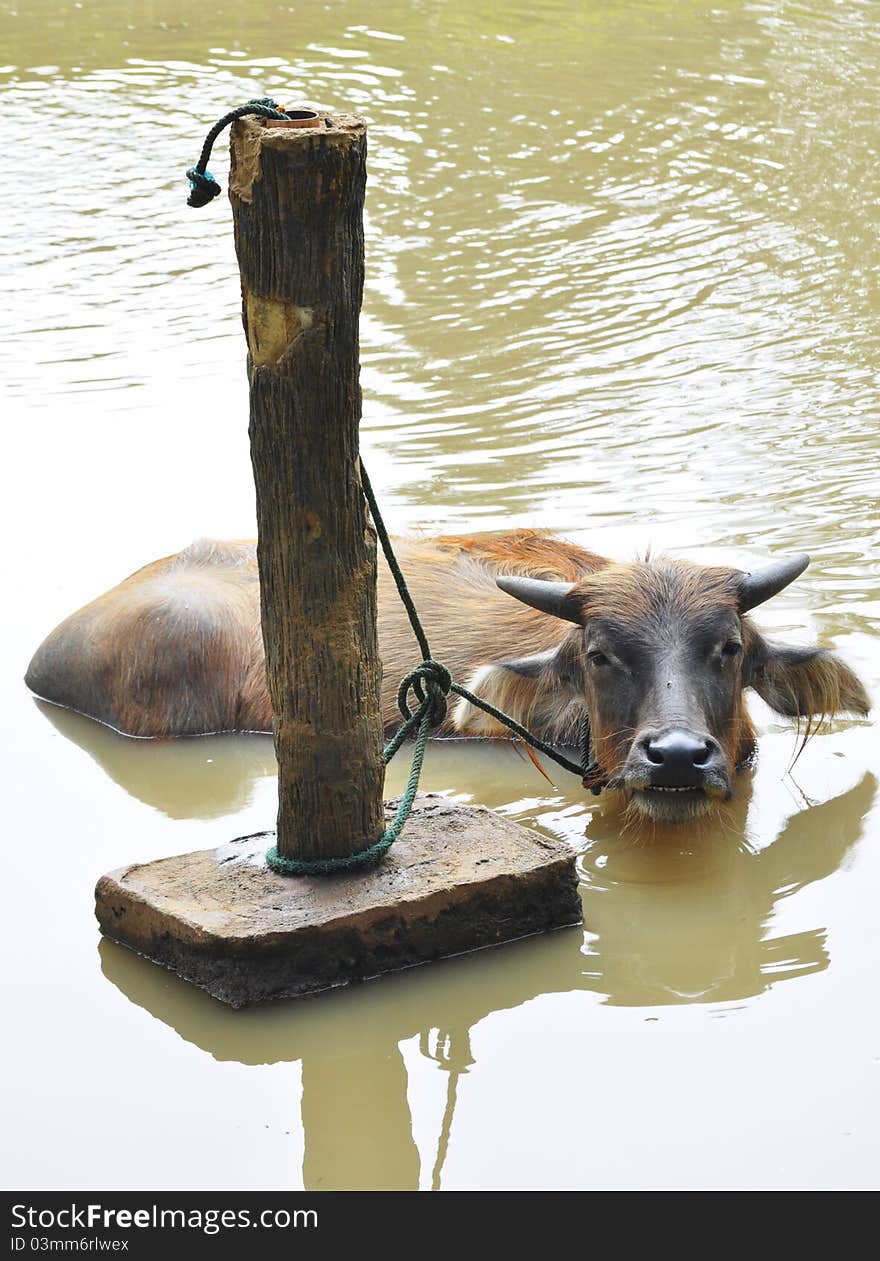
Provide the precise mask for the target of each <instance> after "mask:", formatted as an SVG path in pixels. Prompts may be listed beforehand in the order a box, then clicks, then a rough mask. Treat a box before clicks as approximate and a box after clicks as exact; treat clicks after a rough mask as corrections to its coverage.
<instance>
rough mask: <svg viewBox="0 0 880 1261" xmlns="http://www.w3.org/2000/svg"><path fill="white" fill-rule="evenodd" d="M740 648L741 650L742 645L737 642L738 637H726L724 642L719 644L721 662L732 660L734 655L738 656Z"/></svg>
mask: <svg viewBox="0 0 880 1261" xmlns="http://www.w3.org/2000/svg"><path fill="white" fill-rule="evenodd" d="M742 650H743V646H742V644H741V643H740V642H739V640H738V639H728V641H727V643H726V644H722V645H721V660H722V662H724V661H733V659H734V658H735V657H738V656H739V655H740V653H741V652H742Z"/></svg>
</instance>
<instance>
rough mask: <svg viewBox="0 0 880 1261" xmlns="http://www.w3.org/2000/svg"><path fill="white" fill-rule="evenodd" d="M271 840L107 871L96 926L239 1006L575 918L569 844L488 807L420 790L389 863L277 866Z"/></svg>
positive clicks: (246, 840)
mask: <svg viewBox="0 0 880 1261" xmlns="http://www.w3.org/2000/svg"><path fill="white" fill-rule="evenodd" d="M387 809H388V812H389V817H390V806H389V807H387ZM273 840H274V837H273V834H272V833H266V832H264V833H260V834H258V835H256V836H244V837H241V838H240V839H238V840H234V841H231V842H229V844H227V845H223V846H221V847H220V848H219V849H214V850H201V851H199V852H197V853H194V854H184V855H183V856H182V857H179V858H162V859H159V860H158V861H157V862H151V863H143V864H135V865H134V866H131V867H123V868H120V870H118V871H114V872H110V873H109V874H108V875H106V876H102V878H101V879H100V880H99V882H98V886H97V888H96V890H95V899H96V914H97V917H98V923H99V924H100V926H101V931H102V932H103V933H104V934H105V935H106V936H107V937H110V938H112V939H113V940H114V941H117V942H120V943H121V944H122V945H125V946H128V947H130V948H131V949H132V950H136V951H137V952H138V953H139V954H142V955H145V956H146V957H147V958H148V959H152V960H153V961H154V962H155V963H158V964H161V965H162V967H166V968H169V969H170V970H171V971H173V972H176V973H178V974H179V975H180V976H182V977H184V978H186V980H188V981H192V982H193V984H195V985H198V986H201V988H202V989H205V990H207V991H208V993H209V994H213V995H214V997H215V998H219V999H221V1000H222V1001H223V1002H225V1003H229V1004H230V1005H231V1006H233V1007H244V1006H246V1005H248V1004H251V1003H260V1002H266V1001H268V1000H270V999H275V998H292V997H296V996H298V995H301V994H309V993H313V992H315V991H317V990H323V989H329V988H331V987H332V986H336V985H346V984H348V983H349V982H351V981H360V980H366V979H367V978H368V977H374V976H378V975H379V974H381V973H383V972H394V971H397V970H398V969H401V968H409V967H413V966H414V965H415V964H419V963H427V962H429V961H430V960H432V959H441V958H444V957H446V956H449V955H457V954H463V953H465V952H466V951H470V950H479V949H481V948H482V947H484V946H492V945H497V944H499V943H501V942H505V941H512V940H514V939H515V938H518V937H525V936H528V935H530V934H532V933H540V932H545V931H546V930H548V929H551V928H561V927H563V926H565V925H567V924H575V923H579V922H580V920H581V902H580V897H579V895H578V890H577V877H576V873H575V866H574V855H573V853H572V851H571V850H570V849H569V848H568V847H567V846H566V845H564V844H562V843H561V842H560V841H555V840H550V839H549V838H548V837H545V836H541V835H540V834H539V833H537V832H533V831H530V830H528V829H526V828H523V827H520V826H519V825H518V824H515V823H511V822H510V821H509V820H507V819H503V818H501V817H500V816H498V815H496V814H492V813H491V812H490V811H489V810H487V809H485V807H483V806H478V807H473V806H461V805H458V804H456V803H455V802H451V801H449V800H447V799H446V798H444V797H439V796H437V795H434V794H427V795H425V796H420V797H418V798H417V799H416V802H415V805H414V807H413V812H412V815H411V817H410V820H409V823H408V824H407V827H406V830H405V831H404V833H403V836H402V837H401V839H400V840H399V841H397V842H396V844H394V845H393V846H392V847H391V849H390V850H389V852H388V854H387V855H386V857H385V859H384V860H383V862H382V863H381V864H380V865H379V866H378V867H376V868H374V869H372V870H369V871H362V872H359V873H353V874H351V875H344V876H342V875H340V876H297V877H289V876H279V875H276V874H275V872H273V871H270V870H269V869H268V867H267V866H266V862H265V852H266V850H267V849H268V847H269V846H270V845H271V844H272V843H273Z"/></svg>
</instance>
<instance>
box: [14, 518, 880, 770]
mask: <svg viewBox="0 0 880 1261" xmlns="http://www.w3.org/2000/svg"><path fill="white" fill-rule="evenodd" d="M395 547H396V549H397V552H398V556H399V559H400V563H401V566H402V568H403V571H404V574H405V575H406V578H407V581H408V584H409V587H410V590H411V592H412V596H413V599H414V600H415V604H416V607H417V608H418V609H419V610H420V613H421V615H422V617H423V621H424V625H425V628H426V631H427V633H428V636H429V639H430V642H431V649H432V653H433V655H434V657H435V658H436V659H437V660H440V661H443V662H444V663H445V664H446V665H447V666H448V667H449V668H450V670H451V671H452V674H453V677H454V678H456V679H458V680H462V681H469V683H470V685H472V686H473V687H474V688H475V690H476V691H477V692H478V694H480V695H484V696H486V698H487V699H489V700H491V701H492V702H493V703H494V704H496V705H499V706H500V707H501V708H502V709H504V710H505V711H506V712H508V713H510V714H511V715H512V716H513V717H515V718H517V719H518V720H519V721H520V722H523V723H525V724H526V725H527V726H530V727H531V728H532V729H533V730H535V731H536V733H537V734H539V735H541V736H543V737H544V738H545V739H551V740H558V741H560V742H572V741H573V740H574V739H575V737H576V733H577V728H578V725H579V721H580V717H581V715H582V713H583V709H582V704H581V702H580V700H579V698H578V695H577V694H576V691H573V690H572V688H571V686H570V685H567V684H566V677H567V678H568V680H569V684H570V681H571V680H572V679H577V678H579V677H581V675H580V674H579V671H580V672H581V673H582V661H581V654H582V647H581V645H582V632H581V630H580V629H579V628H575V627H574V626H572V624H571V623H570V622H565V621H560V620H559V619H558V618H555V617H551V616H549V615H547V614H544V613H540V612H537V611H536V610H534V609H532V608H528V607H526V606H525V605H523V604H521V603H519V602H518V601H516V600H514V599H511V597H510V596H509V595H506V594H504V593H503V592H502V591H500V590H499V589H498V587H497V586H496V585H495V577H496V575H500V574H520V575H525V576H529V577H534V578H543V579H548V580H557V581H565V582H574V583H576V584H577V585H576V587H575V589H574V591H573V592H572V595H571V597H570V601H571V608H572V613H573V615H574V616H575V617H576V618H577V620H578V621H579V622H582V623H584V624H585V623H587V622H588V621H589V619H590V618H596V617H601V618H604V619H605V620H606V621H609V622H615V623H617V624H619V626H620V627H621V629H622V631H623V632H624V633H626V634H627V635H630V636H635V637H640V638H643V639H645V640H646V641H647V642H648V643H650V642H651V641H652V639H653V637H655V636H657V635H658V634H668V633H669V626H670V619H669V609H670V608H673V609H674V610H676V611H677V613H676V615H677V616H678V615H680V617H681V619H683V620H686V621H687V622H688V624H689V625H691V626H693V625H694V624H695V623H698V622H699V620H700V618H702V617H706V618H708V617H709V616H710V614H711V613H712V611H713V610H717V609H718V608H719V606H723V607H726V608H734V609H735V607H736V580H737V571H735V570H731V569H721V568H706V567H702V566H697V565H692V564H690V563H688V562H669V561H659V562H647V561H644V562H635V563H631V564H617V563H612V562H610V561H608V560H606V559H605V558H604V557H601V556H597V555H595V554H594V553H592V552H588V551H585V550H584V549H583V548H580V547H577V546H576V545H574V544H571V543H566V542H563V541H561V540H558V539H554V538H552V537H548V536H547V535H544V534H541V533H539V532H536V531H532V530H518V531H511V532H508V533H505V534H496V535H486V536H462V537H458V536H447V537H442V538H435V539H417V538H410V539H400V540H397V541H396V543H395ZM741 626H742V634H743V639H744V647H745V651H744V653H743V662H742V666H741V668H742V669H743V670H744V671H750V672H751V676H753V677H750V676H746V677H744V678H743V680H742V686H747V685H749V684H751V685H752V686H754V687H755V688H756V690H757V691H758V692H759V693H760V694H761V695H763V696H764V697H765V699H767V700H768V701H769V703H770V704H772V705H774V707H775V708H777V709H780V710H781V712H784V713H791V714H793V715H794V714H797V713H806V714H810V715H823V716H824V715H830V714H833V713H836V712H840V711H842V710H852V711H856V712H866V710H867V698H866V696H865V693H864V690H863V689H862V687H861V684H860V683H859V681H858V679H856V677H855V676H854V675H853V674H852V673H851V672H850V671H848V670H847V669H846V667H845V666H842V664H841V663H840V662H838V661H837V660H836V658H832V657H830V655H829V654H823V653H821V652H820V653H818V654H814V655H813V656H812V657H811V658H810V659H805V660H803V661H802V662H799V663H796V664H795V665H794V666H792V665H791V664H789V665H788V666H787V667H786V666H784V664H780V662H779V661H777V660H776V658H774V656H773V652H772V651H771V646H770V645H768V644H766V642H765V641H764V640H763V639H762V638H761V636H760V635H759V633H758V632H757V630H756V629H755V628H754V627H753V626H752V625H751V623H750V622H749V620H748V618H743V619H742V623H741ZM379 642H380V649H381V653H382V659H383V663H384V681H383V687H382V706H383V717H384V720H385V723H386V724H387V725H388V726H394V725H396V723H397V721H398V718H399V715H398V711H397V706H396V693H397V685H398V682H399V679H400V677H401V675H402V674H404V673H405V672H406V671H407V669H408V668H409V667H410V666H411V665H413V664H415V663H416V662H417V660H418V659H419V652H418V648H417V645H416V642H415V639H414V637H413V634H412V630H411V628H410V626H409V623H408V621H407V618H406V613H405V611H404V609H403V607H402V605H401V603H400V600H399V598H398V596H397V593H396V591H395V589H394V585H393V581H392V579H391V577H390V575H389V573H388V571H387V568H386V567H385V566H384V565H382V566H381V567H380V574H379ZM560 646H561V652H559V653H556V656H555V658H554V660H555V668H554V670H553V671H550V670H548V672H547V675H546V677H542V676H541V675H540V674H539V675H538V676H537V677H527V676H525V675H522V674H519V673H517V672H516V671H515V670H511V669H507V668H504V662H505V661H507V660H509V659H511V658H523V657H529V656H532V655H534V654H538V653H548V654H551V653H553V652H554V650H557V649H560ZM783 651H789V652H791V653H794V655H795V656H797V655H798V650H783ZM560 661H561V662H562V663H563V666H564V669H563V672H562V675H560V673H559V663H560ZM493 663H495V666H496V667H497V668H492V666H493ZM566 663H567V664H566ZM475 671H476V673H474V672H475ZM792 671H794V676H795V677H794V679H793V677H792ZM27 683H28V685H29V686H30V687H31V689H32V690H33V691H34V692H36V693H37V694H38V695H40V696H42V697H44V698H45V699H47V700H50V701H54V702H55V703H56V704H60V705H64V706H66V707H68V708H70V709H75V710H78V711H79V712H81V713H84V714H88V715H89V716H90V717H92V718H96V719H97V720H98V721H100V722H103V723H106V724H107V725H109V726H111V727H114V728H116V729H117V730H119V731H122V732H124V733H126V734H129V735H134V736H150V737H159V738H163V737H172V736H183V735H196V734H202V733H206V732H216V731H268V730H271V725H272V724H271V709H270V704H269V697H268V693H267V691H266V685H265V678H264V659H263V645H262V638H261V633H260V620H259V581H258V574H257V565H256V555H255V548H254V545H253V543H250V542H247V541H240V542H231V543H217V542H212V541H207V540H203V541H200V542H198V543H195V544H193V545H192V546H190V547H188V548H186V549H185V550H184V551H182V552H179V553H177V554H176V555H174V556H170V557H166V558H164V559H162V560H158V561H155V562H154V563H153V564H151V565H147V566H146V567H145V568H144V569H141V570H138V571H137V573H135V574H132V575H131V577H129V578H127V579H125V581H124V582H122V583H120V584H119V585H118V586H117V587H114V588H113V589H112V590H111V591H108V592H107V593H106V594H105V595H102V596H100V597H99V598H98V599H97V600H95V601H93V602H92V603H91V604H88V605H86V606H85V608H83V609H80V610H79V611H78V612H77V613H74V614H73V615H72V616H71V617H69V618H67V620H66V621H64V622H62V623H61V625H60V626H58V627H57V628H56V629H55V630H54V631H53V632H52V633H51V634H50V635H49V636H48V638H47V639H46V640H45V642H44V643H43V644H42V646H41V647H40V648H39V649H38V651H37V653H36V654H35V656H34V659H33V661H32V662H31V666H30V668H29V670H28V674H27ZM481 683H482V684H485V685H486V686H481ZM809 722H810V724H812V725H815V722H816V719H815V717H812V718H810V720H809ZM453 731H454V732H455V733H457V734H462V735H502V734H504V729H502V728H500V727H499V726H498V724H497V723H495V722H494V720H492V719H490V718H487V717H486V716H485V715H483V714H482V713H480V712H479V711H477V710H474V709H473V708H472V707H471V706H469V705H466V704H463V703H459V704H458V705H457V706H456V707H451V711H450V718H449V719H448V720H447V724H446V727H445V732H446V733H447V734H449V733H452V732H453ZM633 734H634V733H633V732H632V731H631V730H628V729H624V730H594V731H593V741H594V750H595V752H596V753H597V755H598V758H599V761H600V762H601V763H602V765H603V769H604V770H605V771H606V773H608V774H611V775H613V774H614V773H616V771H617V770H619V768H620V767H621V766H622V764H623V761H624V760H625V758H626V752H627V749H628V748H629V746H630V743H631V741H632V737H633ZM715 734H716V736H717V738H718V739H719V740H720V741H721V743H722V746H723V748H724V751H725V755H726V758H727V761H728V765H729V767H730V769H731V772H732V771H733V770H734V769H735V768H736V767H737V766H738V765H740V764H741V763H743V762H744V761H745V760H746V759H747V758H748V756H749V755H750V753H751V751H752V749H753V747H754V729H753V727H752V724H751V721H750V719H749V717H748V714H747V711H746V708H745V705H744V703H743V699H742V687H740V688H739V692H738V699H737V706H736V711H735V715H734V719H733V721H732V722H731V724H730V726H729V729H728V730H726V731H724V732H720V733H717V732H716V733H715ZM807 734H809V730H808V732H807Z"/></svg>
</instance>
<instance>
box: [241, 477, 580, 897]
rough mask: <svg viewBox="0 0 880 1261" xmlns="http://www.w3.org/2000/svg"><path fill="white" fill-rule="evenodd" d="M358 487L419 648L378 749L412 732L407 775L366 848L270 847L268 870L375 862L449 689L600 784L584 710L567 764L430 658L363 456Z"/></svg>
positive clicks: (412, 791)
mask: <svg viewBox="0 0 880 1261" xmlns="http://www.w3.org/2000/svg"><path fill="white" fill-rule="evenodd" d="M361 485H362V487H363V492H364V497H365V498H366V501H367V503H368V505H369V508H370V512H371V514H372V517H373V522H374V524H375V526H376V534H377V535H378V537H379V542H380V543H381V545H382V551H383V552H384V554H385V559H386V560H387V562H388V567H389V569H390V570H391V574H392V576H393V578H394V582H395V585H396V587H397V592H398V595H399V596H400V599H401V601H402V603H403V606H404V608H405V609H406V612H407V616H408V617H409V621H410V625H411V627H412V629H413V634H414V635H415V637H416V640H417V641H418V645H419V648H420V649H421V652H422V658H423V660H422V661H421V663H420V664H419V665H417V666H416V667H415V669H413V670H411V671H410V672H409V674H407V675H405V676H404V678H403V679H402V680H401V683H400V687H399V688H398V691H397V704H398V708H399V709H400V712H401V714H402V715H403V722H402V724H401V725H400V727H399V728H398V729H397V731H396V732H395V733H394V735H393V737H392V738H391V740H390V741H389V743H388V744H387V745H386V746H385V748H384V749H383V750H382V758H383V760H384V761H385V762H386V764H387V763H388V762H390V761H391V759H392V758H393V757H394V755H395V753H396V752H397V751H398V749H399V748H400V746H401V745H402V744H403V742H404V740H406V738H407V736H409V735H410V733H411V732H412V731H414V730H415V731H416V739H415V748H414V749H413V757H412V765H411V767H410V772H409V779H408V780H407V783H406V790H405V792H404V793H403V796H402V797H401V798H400V801H399V802H398V805H397V810H396V811H395V813H394V818H393V819H392V821H391V824H390V826H389V827H388V830H387V831H386V832H385V833H384V834H383V835H382V836H381V837H380V838H379V840H378V841H376V842H375V844H373V845H370V846H368V848H366V849H362V850H359V851H358V853H356V854H351V855H349V856H348V857H347V858H318V859H303V858H286V857H284V855H282V854H279V853H278V849H277V847H276V846H274V845H273V846H272V848H271V849H270V850H269V851H268V852H267V854H266V862H267V863H268V865H269V867H271V869H272V870H273V871H276V872H278V873H279V874H280V875H283V876H325V875H339V874H341V873H342V872H346V871H353V870H355V869H356V868H363V867H371V866H375V864H376V863H378V862H379V860H380V859H381V858H383V857H384V856H385V854H386V853H387V852H388V850H389V849H390V848H391V846H392V845H393V844H394V842H395V841H396V840H397V839H398V837H399V836H400V834H401V832H402V831H403V829H404V827H405V826H406V822H407V819H408V818H409V816H410V812H411V810H412V805H413V802H414V800H415V796H416V792H417V791H418V787H419V778H420V776H421V773H422V763H423V762H424V759H425V748H426V745H427V743H428V736H429V735H430V732H431V729H432V728H433V727H439V726H440V724H441V723H442V722H443V720H444V718H445V717H446V709H447V703H446V697H447V696H448V695H449V693H450V692H454V693H455V694H456V696H461V697H463V699H464V700H466V701H468V702H469V703H470V704H471V705H474V706H476V708H477V709H481V710H482V711H483V712H484V713H486V714H490V715H491V717H493V718H494V719H496V721H497V722H500V723H503V724H504V726H506V727H507V728H508V729H509V730H510V731H512V732H514V734H515V735H517V736H519V738H520V739H521V740H524V741H525V742H526V744H529V745H531V746H532V748H533V749H537V750H538V751H539V752H540V753H543V754H544V755H545V757H548V758H550V759H551V760H552V761H554V762H556V763H557V764H558V765H559V766H561V767H563V769H564V770H566V771H570V772H571V773H572V774H573V775H577V776H578V778H579V779H580V780H581V782H582V783H583V785H584V787H589V788H591V789H592V791H593V793H595V794H598V793H600V792H601V791H602V787H603V784H602V782H601V781H600V779H598V778H597V776H598V775H599V774H600V771H599V767H598V766H597V764H596V763H595V762H593V761H591V760H590V724H589V719H588V717H587V715H586V713H585V714H584V716H583V718H582V720H581V725H580V733H579V735H580V745H581V762H580V765H578V764H577V763H575V762H572V761H571V760H570V759H569V758H567V757H565V756H564V755H563V754H561V753H558V752H557V751H556V749H554V748H553V746H552V745H550V744H547V743H546V741H544V740H540V739H538V737H537V736H533V735H532V733H531V732H530V731H528V730H527V729H526V728H525V727H523V726H522V724H521V723H518V722H517V721H516V719H515V718H511V717H510V715H509V714H505V713H504V711H503V710H500V709H497V708H496V707H495V706H494V705H490V704H489V702H488V701H484V700H483V699H482V697H479V696H475V695H474V693H473V692H470V691H468V689H467V688H466V687H462V686H461V684H460V683H456V682H455V681H454V680H453V678H452V675H451V674H450V673H449V671H448V670H447V668H446V666H444V665H442V664H441V663H440V662H439V661H434V659H433V658H432V656H431V647H430V644H429V643H428V636H427V635H426V634H425V629H424V627H423V626H422V623H421V621H420V619H419V615H418V612H417V610H416V606H415V603H414V602H413V598H412V596H411V595H410V591H409V587H408V586H407V585H406V579H405V578H404V576H403V571H402V570H401V568H400V565H399V563H398V560H397V557H396V556H395V554H394V548H393V547H392V546H391V539H390V538H389V537H388V531H387V530H386V529H385V522H384V521H383V520H382V514H381V512H380V511H379V504H378V503H377V501H376V496H375V495H374V493H373V487H372V485H371V483H370V479H369V477H368V476H367V470H366V469H365V468H364V463H363V460H361ZM410 692H412V693H413V695H414V696H415V699H416V701H417V702H418V708H417V709H415V710H412V709H411V708H410V705H409V699H408V698H409V694H410Z"/></svg>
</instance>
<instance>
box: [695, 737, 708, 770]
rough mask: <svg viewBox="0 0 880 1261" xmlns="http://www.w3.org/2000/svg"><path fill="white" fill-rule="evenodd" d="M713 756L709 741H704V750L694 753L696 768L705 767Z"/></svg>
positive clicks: (697, 750)
mask: <svg viewBox="0 0 880 1261" xmlns="http://www.w3.org/2000/svg"><path fill="white" fill-rule="evenodd" d="M711 756H712V746H711V744H710V743H709V741H708V740H704V741H703V745H702V748H700V749H696V750H695V751H694V766H705V765H706V763H707V762H708V761H709V759H710V757H711Z"/></svg>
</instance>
